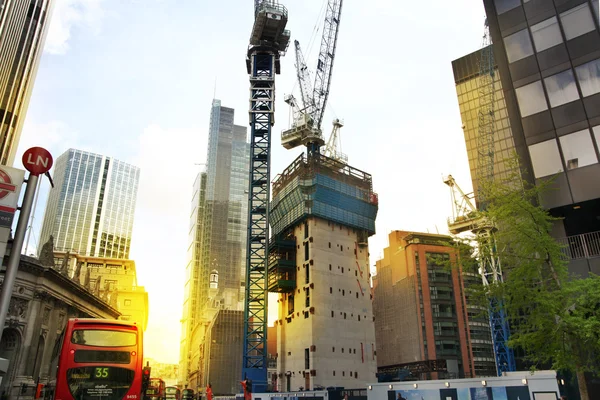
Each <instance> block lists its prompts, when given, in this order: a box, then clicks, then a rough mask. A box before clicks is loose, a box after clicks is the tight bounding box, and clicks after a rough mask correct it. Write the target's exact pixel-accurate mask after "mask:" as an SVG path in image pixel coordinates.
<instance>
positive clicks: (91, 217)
mask: <svg viewBox="0 0 600 400" xmlns="http://www.w3.org/2000/svg"><path fill="white" fill-rule="evenodd" d="M139 177H140V170H139V168H137V167H135V166H132V165H129V164H127V163H124V162H121V161H118V160H115V159H112V158H110V157H106V156H102V155H99V154H93V153H88V152H86V151H81V150H75V149H69V150H67V151H66V152H65V153H63V154H62V155H61V156H60V157H58V159H57V160H56V164H55V169H54V180H55V186H54V188H52V189H51V190H50V194H49V195H48V202H47V204H46V211H45V215H44V222H43V225H42V232H41V235H40V248H41V247H42V245H43V244H44V243H46V242H47V241H48V239H49V238H50V235H53V236H54V248H55V250H58V251H70V252H77V253H78V254H83V255H87V256H92V257H111V258H124V259H127V258H129V248H130V243H131V231H132V228H133V216H134V211H135V203H136V197H137V190H138V183H139Z"/></svg>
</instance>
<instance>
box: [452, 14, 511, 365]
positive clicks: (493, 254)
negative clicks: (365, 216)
mask: <svg viewBox="0 0 600 400" xmlns="http://www.w3.org/2000/svg"><path fill="white" fill-rule="evenodd" d="M495 78H496V76H495V62H494V52H493V48H492V40H491V35H490V30H489V25H488V21H487V19H486V21H485V26H484V34H483V43H482V48H481V52H480V56H479V78H478V80H479V82H478V95H479V112H478V132H477V149H476V150H477V157H476V163H477V164H476V165H477V166H476V179H477V180H476V186H477V188H476V190H477V195H476V196H475V193H472V194H467V193H465V192H464V191H463V190H462V189H461V188H460V187H459V186H458V184H457V183H456V181H455V180H454V178H453V177H452V175H449V176H448V177H447V178H446V179H444V183H445V184H446V185H448V186H449V187H450V190H451V196H452V203H453V210H452V218H451V219H449V220H448V228H449V230H450V233H452V234H459V233H462V232H467V231H471V232H473V234H474V235H476V237H477V243H478V246H479V248H478V258H479V273H480V274H481V278H482V281H483V284H484V286H489V285H490V284H494V283H498V282H502V280H503V277H502V265H501V262H500V257H499V254H498V250H497V248H496V239H495V235H494V232H495V230H496V228H495V226H494V223H493V222H492V221H490V220H489V219H488V218H486V217H485V216H484V215H483V214H482V213H481V211H485V210H486V209H487V203H488V199H487V198H486V195H487V193H486V186H487V184H489V183H491V182H493V180H494V134H495V132H494V131H495V110H494V108H495V104H496V103H495V87H494V83H495ZM475 201H476V202H475ZM488 300H489V303H490V306H489V316H490V329H491V331H492V341H493V344H494V355H495V358H496V372H497V374H498V375H499V376H501V375H502V373H503V372H509V371H515V369H516V367H515V359H514V355H513V351H512V349H510V348H509V347H508V339H509V337H510V329H509V325H508V320H507V318H506V314H505V311H504V308H503V304H502V300H501V299H497V298H494V297H493V296H489V298H488Z"/></svg>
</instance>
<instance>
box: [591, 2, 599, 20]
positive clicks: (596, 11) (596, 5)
mask: <svg viewBox="0 0 600 400" xmlns="http://www.w3.org/2000/svg"><path fill="white" fill-rule="evenodd" d="M592 6H594V15H595V16H596V19H597V20H598V23H599V24H600V15H598V14H599V11H598V0H592Z"/></svg>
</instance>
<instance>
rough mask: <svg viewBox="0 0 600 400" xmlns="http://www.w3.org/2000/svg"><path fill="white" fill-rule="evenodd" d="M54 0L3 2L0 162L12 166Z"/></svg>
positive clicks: (0, 13) (0, 8) (0, 14)
mask: <svg viewBox="0 0 600 400" xmlns="http://www.w3.org/2000/svg"><path fill="white" fill-rule="evenodd" d="M53 3H54V0H13V1H4V0H2V1H0V21H2V22H1V23H0V164H2V165H12V164H13V162H14V159H15V153H16V151H17V146H18V143H19V137H20V136H21V130H22V128H23V122H24V120H25V113H26V112H27V105H28V103H29V97H30V96H31V91H32V89H33V82H34V80H35V75H36V73H37V69H38V65H39V62H40V58H41V53H42V49H43V47H44V41H45V38H46V34H47V31H48V26H49V22H50V20H49V16H50V13H51V7H52V4H53Z"/></svg>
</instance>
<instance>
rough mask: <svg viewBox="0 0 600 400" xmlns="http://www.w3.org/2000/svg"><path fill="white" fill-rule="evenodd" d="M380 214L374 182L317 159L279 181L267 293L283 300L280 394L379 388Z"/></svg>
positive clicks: (299, 163) (302, 160)
mask: <svg viewBox="0 0 600 400" xmlns="http://www.w3.org/2000/svg"><path fill="white" fill-rule="evenodd" d="M377 209H378V206H377V195H376V194H375V193H374V192H373V186H372V179H371V175H369V174H367V173H365V172H363V171H360V170H358V169H356V168H352V167H350V166H348V165H347V164H345V163H342V162H340V161H336V160H334V159H332V158H328V157H326V156H324V155H322V154H319V153H309V155H308V156H305V155H304V154H302V155H301V156H300V157H298V158H297V159H296V160H295V161H294V162H293V163H292V164H291V165H290V166H289V167H288V168H286V169H285V171H283V173H282V174H280V175H278V176H277V177H276V178H275V180H274V182H273V201H272V203H271V214H270V217H271V221H270V222H271V227H272V232H273V238H272V239H271V242H270V249H269V254H270V260H269V291H270V292H277V293H279V297H278V312H279V313H278V320H277V322H276V326H277V336H278V348H277V353H278V359H277V376H278V382H279V383H278V390H279V391H290V390H299V389H300V388H302V389H305V390H308V389H315V388H319V387H321V386H322V387H328V386H345V387H360V386H363V385H365V384H366V383H367V382H373V381H374V380H375V373H376V369H377V367H376V365H377V363H376V358H375V357H376V349H375V330H374V325H373V312H372V296H371V290H370V273H369V248H368V243H367V239H368V237H369V236H371V235H373V234H374V233H375V217H376V215H377Z"/></svg>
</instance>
